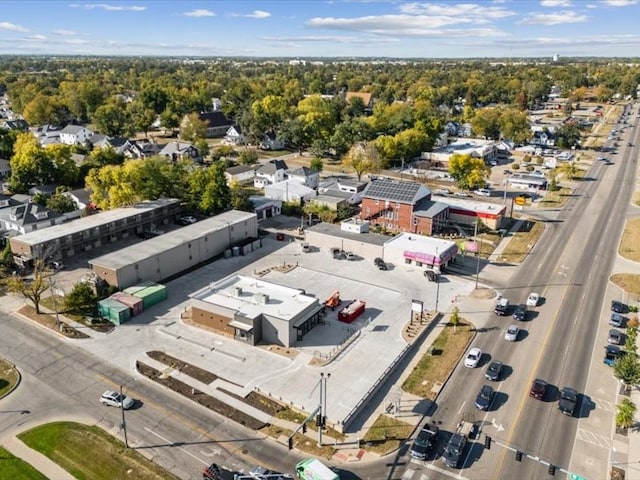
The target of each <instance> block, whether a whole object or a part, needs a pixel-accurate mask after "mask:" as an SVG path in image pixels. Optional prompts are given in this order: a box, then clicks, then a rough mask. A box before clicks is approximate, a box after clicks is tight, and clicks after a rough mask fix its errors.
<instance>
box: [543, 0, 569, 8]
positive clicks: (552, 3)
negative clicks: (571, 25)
mask: <svg viewBox="0 0 640 480" xmlns="http://www.w3.org/2000/svg"><path fill="white" fill-rule="evenodd" d="M540 6H542V7H570V6H571V1H570V0H540Z"/></svg>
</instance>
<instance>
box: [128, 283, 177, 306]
mask: <svg viewBox="0 0 640 480" xmlns="http://www.w3.org/2000/svg"><path fill="white" fill-rule="evenodd" d="M130 288H131V289H133V292H129V291H128V290H129V289H126V290H125V293H129V294H130V295H133V296H135V297H138V298H141V299H142V304H143V305H144V309H145V310H146V309H148V308H149V307H152V306H153V305H155V304H156V303H160V302H161V301H163V300H166V299H167V287H165V286H164V285H159V284H154V285H150V286H147V287H145V288H143V289H141V290H138V289H135V287H130Z"/></svg>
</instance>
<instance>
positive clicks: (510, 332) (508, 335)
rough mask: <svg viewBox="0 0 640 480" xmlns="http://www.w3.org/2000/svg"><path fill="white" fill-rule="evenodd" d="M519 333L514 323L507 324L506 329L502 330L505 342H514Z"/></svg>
mask: <svg viewBox="0 0 640 480" xmlns="http://www.w3.org/2000/svg"><path fill="white" fill-rule="evenodd" d="M519 334H520V329H519V328H518V327H516V326H515V325H509V326H508V327H507V330H506V331H505V332H504V339H505V340H506V341H507V342H515V341H517V340H518V335H519Z"/></svg>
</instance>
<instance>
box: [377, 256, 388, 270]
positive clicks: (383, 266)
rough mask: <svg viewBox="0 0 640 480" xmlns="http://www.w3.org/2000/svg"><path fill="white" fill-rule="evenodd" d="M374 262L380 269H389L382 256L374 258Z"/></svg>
mask: <svg viewBox="0 0 640 480" xmlns="http://www.w3.org/2000/svg"><path fill="white" fill-rule="evenodd" d="M373 263H374V265H375V266H376V267H378V270H388V268H387V264H386V262H385V261H384V260H382V259H381V258H380V257H376V258H374V259H373Z"/></svg>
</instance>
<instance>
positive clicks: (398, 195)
mask: <svg viewBox="0 0 640 480" xmlns="http://www.w3.org/2000/svg"><path fill="white" fill-rule="evenodd" d="M430 194H431V191H430V190H429V189H428V188H427V187H425V186H423V185H420V184H419V183H415V182H400V181H397V180H391V179H388V178H377V179H375V180H372V181H371V183H369V185H368V186H367V188H365V190H364V192H362V196H363V197H366V198H373V199H374V200H385V201H390V202H399V203H409V204H412V205H413V204H415V203H416V202H417V201H418V200H420V199H422V198H424V197H426V196H428V195H430Z"/></svg>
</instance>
